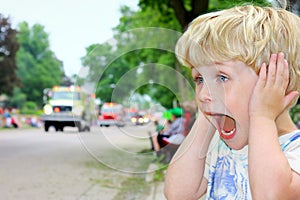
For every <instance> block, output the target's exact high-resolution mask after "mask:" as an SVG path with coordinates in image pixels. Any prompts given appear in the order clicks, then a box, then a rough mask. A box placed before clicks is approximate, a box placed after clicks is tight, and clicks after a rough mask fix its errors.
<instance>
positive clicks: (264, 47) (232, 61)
mask: <svg viewBox="0 0 300 200" xmlns="http://www.w3.org/2000/svg"><path fill="white" fill-rule="evenodd" d="M299 27H300V18H299V17H297V16H296V15H294V14H292V13H290V12H288V11H286V10H284V9H276V8H269V7H265V8H261V7H255V6H252V5H246V6H239V7H235V8H231V9H227V10H223V11H219V12H214V13H208V14H205V15H202V16H199V17H198V18H196V19H195V20H194V21H193V22H192V23H191V24H190V26H189V28H188V29H187V31H186V32H185V33H184V34H183V36H182V37H181V38H180V39H179V41H178V43H177V46H176V54H177V56H178V59H179V60H180V61H181V62H182V63H183V64H184V65H185V66H189V67H191V69H192V75H193V78H194V80H195V82H196V100H197V103H198V108H199V116H198V118H197V120H196V122H195V124H194V126H193V128H192V130H191V132H190V133H189V135H188V136H187V138H186V139H185V141H184V142H183V144H182V145H181V146H180V148H179V150H178V151H177V153H176V155H175V156H174V158H173V160H172V161H171V164H170V165H169V168H168V171H167V175H166V182H165V195H166V197H167V199H168V200H173V199H178V200H182V199H187V200H191V199H199V198H200V197H201V196H204V195H205V194H206V199H214V200H216V199H228V200H233V199H236V200H240V199H259V200H261V199H263V200H268V199H270V200H275V199H285V200H287V199H291V200H295V199H300V138H299V136H300V131H299V130H297V127H296V126H295V124H294V123H293V121H292V120H291V118H290V115H289V109H290V108H291V107H292V106H293V105H294V104H295V102H296V100H297V97H298V94H299V91H300V38H299V36H300V28H299ZM270 55H271V56H270Z"/></svg>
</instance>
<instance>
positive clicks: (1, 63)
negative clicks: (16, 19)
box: [0, 14, 20, 96]
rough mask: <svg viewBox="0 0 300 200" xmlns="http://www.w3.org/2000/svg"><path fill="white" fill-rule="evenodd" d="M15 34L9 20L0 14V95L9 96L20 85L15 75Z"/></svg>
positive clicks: (17, 46) (17, 45)
mask: <svg viewBox="0 0 300 200" xmlns="http://www.w3.org/2000/svg"><path fill="white" fill-rule="evenodd" d="M16 34H17V31H16V30H15V29H12V28H11V23H10V20H9V18H6V17H4V16H3V15H2V14H0V94H7V95H9V96H10V95H12V94H13V90H14V87H15V86H17V85H19V83H20V81H19V79H18V77H17V73H16V71H17V64H16V53H17V51H18V48H19V44H18V42H17V38H16Z"/></svg>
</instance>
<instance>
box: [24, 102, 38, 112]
mask: <svg viewBox="0 0 300 200" xmlns="http://www.w3.org/2000/svg"><path fill="white" fill-rule="evenodd" d="M36 112H37V105H36V103H35V102H33V101H27V102H25V103H24V104H23V106H22V108H21V114H36Z"/></svg>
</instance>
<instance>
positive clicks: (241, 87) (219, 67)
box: [192, 61, 258, 149]
mask: <svg viewBox="0 0 300 200" xmlns="http://www.w3.org/2000/svg"><path fill="white" fill-rule="evenodd" d="M192 74H193V78H194V80H195V81H196V97H197V101H198V106H199V109H200V110H201V111H202V112H203V113H204V115H205V116H206V118H207V119H208V120H209V121H210V122H211V123H212V124H213V125H214V126H215V127H216V129H217V130H218V132H219V134H220V137H221V138H222V139H223V140H224V141H225V142H226V144H227V145H228V146H229V147H230V148H232V149H241V148H243V147H244V146H245V145H247V144H248V133H249V108H248V107H249V102H250V98H251V94H252V90H253V88H254V86H255V84H256V81H257V79H258V76H257V74H256V73H255V72H254V70H252V69H251V68H250V67H249V66H247V65H246V64H245V63H243V62H240V61H231V62H223V63H218V64H213V65H207V66H200V67H195V68H193V70H192Z"/></svg>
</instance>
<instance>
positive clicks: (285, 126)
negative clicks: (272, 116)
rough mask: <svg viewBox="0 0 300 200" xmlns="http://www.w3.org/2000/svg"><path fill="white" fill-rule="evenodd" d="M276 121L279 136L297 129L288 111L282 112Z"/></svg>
mask: <svg viewBox="0 0 300 200" xmlns="http://www.w3.org/2000/svg"><path fill="white" fill-rule="evenodd" d="M275 122H276V126H277V130H278V137H280V136H282V135H285V134H287V133H290V132H292V131H294V130H297V126H296V125H295V124H294V122H293V120H292V119H291V117H290V115H289V112H288V111H284V112H283V113H281V114H280V115H279V116H278V118H277V119H276V121H275Z"/></svg>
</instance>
